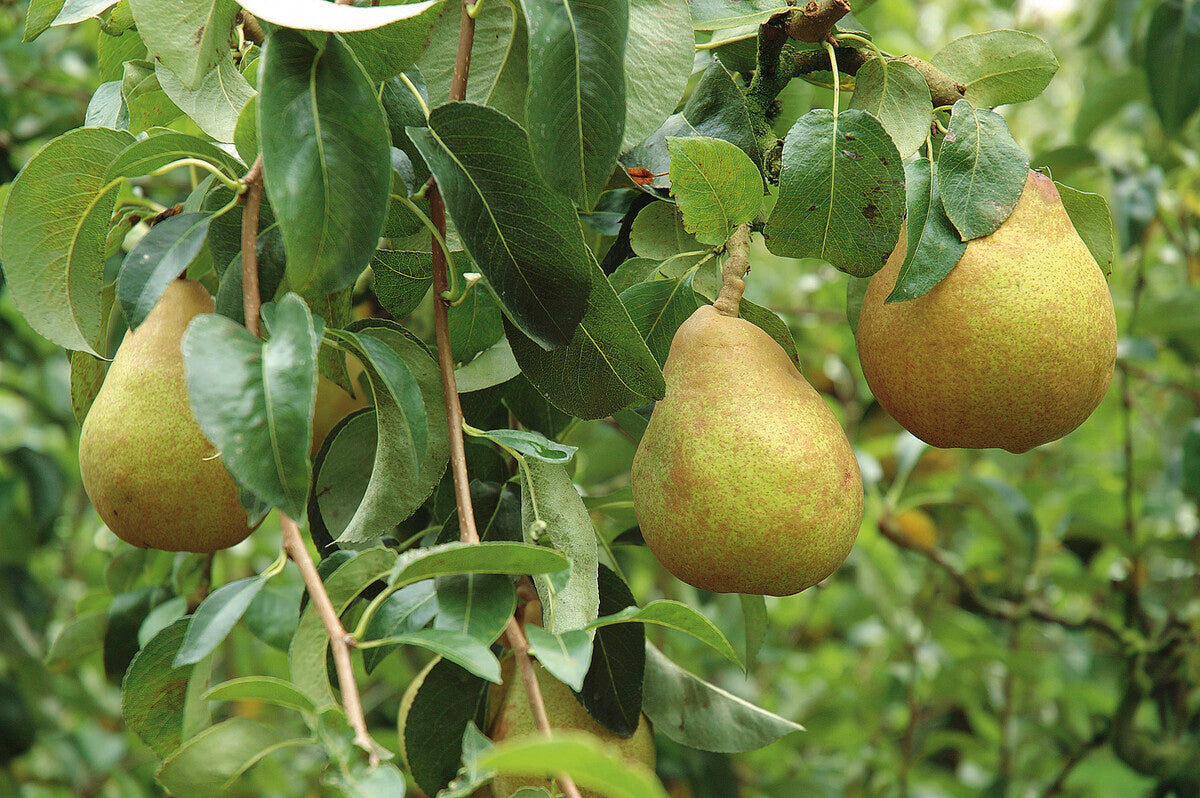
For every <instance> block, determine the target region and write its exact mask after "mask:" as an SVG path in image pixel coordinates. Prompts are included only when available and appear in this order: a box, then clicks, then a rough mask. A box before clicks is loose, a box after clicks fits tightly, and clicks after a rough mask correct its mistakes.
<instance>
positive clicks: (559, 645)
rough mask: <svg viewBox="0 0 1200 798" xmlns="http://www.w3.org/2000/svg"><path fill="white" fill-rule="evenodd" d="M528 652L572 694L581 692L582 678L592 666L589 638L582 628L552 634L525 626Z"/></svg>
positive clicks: (537, 627)
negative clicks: (568, 688)
mask: <svg viewBox="0 0 1200 798" xmlns="http://www.w3.org/2000/svg"><path fill="white" fill-rule="evenodd" d="M525 635H526V636H527V637H528V638H529V653H530V654H533V656H535V657H537V661H538V662H540V663H542V665H543V666H544V667H545V668H546V670H548V671H550V674H551V675H552V676H553V677H554V678H555V679H558V680H559V681H560V682H562V683H563V684H565V685H567V686H568V687H570V688H571V689H572V690H574V691H575V692H577V693H578V692H579V691H581V690H583V679H584V677H585V676H586V675H587V672H588V668H589V667H590V666H591V664H592V635H590V634H588V632H586V631H585V630H583V629H576V630H574V631H571V632H563V633H561V634H553V633H552V632H547V631H546V630H545V629H543V628H542V627H540V626H534V625H532V624H530V625H529V626H526V627H525Z"/></svg>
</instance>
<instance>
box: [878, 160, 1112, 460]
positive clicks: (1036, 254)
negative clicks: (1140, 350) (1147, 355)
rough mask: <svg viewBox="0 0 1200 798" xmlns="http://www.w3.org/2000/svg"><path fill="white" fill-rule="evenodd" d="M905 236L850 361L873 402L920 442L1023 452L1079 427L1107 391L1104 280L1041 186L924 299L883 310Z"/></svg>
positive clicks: (1048, 187)
mask: <svg viewBox="0 0 1200 798" xmlns="http://www.w3.org/2000/svg"><path fill="white" fill-rule="evenodd" d="M905 248H906V241H905V235H904V234H903V232H902V234H901V236H900V242H899V244H897V246H896V249H895V251H894V252H892V254H891V257H889V258H888V261H887V264H886V265H885V266H884V267H883V269H881V270H880V271H879V272H878V273H876V275H875V276H874V277H873V278H871V282H870V283H869V285H868V287H867V294H866V297H865V299H864V300H863V305H862V311H861V314H860V316H859V322H858V355H859V359H860V360H861V362H862V369H863V374H864V375H865V376H866V378H867V384H868V385H870V386H871V390H872V391H873V392H874V394H875V398H876V399H878V400H879V403H880V404H881V405H882V406H883V407H884V408H885V409H886V410H887V411H888V412H889V413H891V415H892V417H893V418H895V419H896V420H897V421H898V422H900V424H901V425H902V426H903V427H904V428H905V429H907V430H908V431H909V432H911V433H912V434H914V435H916V436H917V437H918V438H920V439H921V440H923V441H925V442H927V443H930V444H932V445H934V446H940V447H944V448H951V447H965V448H971V449H986V448H991V447H997V448H1001V449H1007V450H1009V451H1010V452H1015V453H1021V452H1025V451H1028V450H1029V449H1031V448H1033V447H1034V446H1038V445H1040V444H1043V443H1046V442H1048V441H1053V440H1056V439H1058V438H1061V437H1062V436H1063V435H1066V434H1067V433H1068V432H1070V431H1071V430H1073V429H1075V428H1076V427H1078V426H1079V425H1080V424H1082V423H1083V422H1084V420H1085V419H1087V417H1088V416H1089V415H1091V413H1092V411H1093V410H1095V409H1096V406H1097V405H1098V404H1100V400H1101V399H1102V398H1103V397H1104V393H1105V391H1106V390H1107V389H1108V384H1109V381H1110V380H1111V379H1112V373H1113V364H1114V362H1115V360H1116V354H1117V327H1116V318H1115V316H1114V315H1113V304H1112V297H1111V296H1110V295H1109V292H1108V284H1107V283H1106V282H1105V280H1104V275H1103V274H1102V273H1101V271H1100V268H1099V267H1098V266H1097V265H1096V261H1095V260H1094V259H1093V258H1092V255H1091V253H1090V252H1088V248H1087V245H1085V244H1084V243H1083V240H1082V239H1080V237H1079V234H1078V233H1077V232H1076V231H1075V228H1074V226H1073V225H1072V224H1071V219H1070V217H1068V216H1067V212H1066V209H1065V208H1063V205H1062V200H1061V199H1060V198H1059V195H1058V190H1057V189H1056V188H1055V187H1054V182H1053V181H1051V180H1050V179H1049V178H1047V177H1045V176H1043V175H1041V174H1038V173H1037V172H1030V173H1029V178H1028V180H1027V181H1026V183H1025V189H1024V191H1023V192H1022V194H1021V198H1020V200H1018V202H1017V205H1016V207H1015V208H1014V209H1013V212H1012V215H1010V216H1009V218H1008V220H1007V221H1005V222H1004V224H1002V225H1001V226H1000V228H999V229H997V230H996V231H995V232H994V233H992V234H991V235H987V236H984V237H982V238H977V239H974V240H972V241H970V242H968V244H967V248H966V251H965V252H964V253H963V256H962V258H960V259H959V261H958V263H957V264H956V265H955V266H954V268H953V269H952V270H951V271H950V273H949V274H948V275H947V276H946V277H945V278H944V279H943V280H942V281H941V282H939V283H938V284H937V285H936V286H934V288H933V289H932V290H931V291H930V292H929V293H927V294H925V295H924V296H922V297H920V298H918V299H913V300H909V301H907V302H893V303H890V304H885V303H884V300H885V299H886V297H887V296H888V294H890V293H891V291H892V287H893V286H894V285H895V283H896V276H897V274H898V272H899V269H900V265H901V263H902V262H903V261H904V254H905Z"/></svg>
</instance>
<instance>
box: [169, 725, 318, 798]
mask: <svg viewBox="0 0 1200 798" xmlns="http://www.w3.org/2000/svg"><path fill="white" fill-rule="evenodd" d="M312 742H313V741H312V740H309V739H308V738H287V737H285V736H284V734H283V732H282V731H280V730H278V729H275V728H273V727H271V726H264V725H263V724H261V723H256V722H255V721H252V720H249V719H247V718H230V719H229V720H227V721H223V722H221V723H218V724H217V725H216V726H210V727H209V728H207V729H205V730H204V731H202V732H200V733H199V734H197V735H196V736H195V737H193V738H191V739H190V740H188V741H187V742H186V743H184V744H183V745H182V746H180V747H179V748H178V749H177V750H176V751H175V752H174V753H172V754H171V755H170V756H169V757H167V758H166V760H165V761H164V762H163V764H162V767H160V768H159V769H158V774H157V778H158V782H159V783H160V784H162V785H163V787H165V788H166V789H167V790H168V791H170V793H171V795H172V796H175V798H209V796H212V795H216V794H218V793H221V792H224V791H225V790H227V789H229V787H231V786H232V785H233V783H234V782H235V781H237V780H238V778H239V777H241V775H242V774H243V773H245V772H246V771H247V770H249V769H250V768H252V767H253V766H254V765H255V764H256V763H257V762H258V761H259V760H260V759H262V758H263V757H264V756H267V755H268V754H270V753H272V752H274V751H277V750H279V749H281V748H285V747H287V746H293V745H309V744H311V743H312Z"/></svg>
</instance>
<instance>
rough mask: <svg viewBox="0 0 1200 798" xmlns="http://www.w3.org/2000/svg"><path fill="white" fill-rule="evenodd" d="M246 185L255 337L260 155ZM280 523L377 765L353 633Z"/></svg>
mask: <svg viewBox="0 0 1200 798" xmlns="http://www.w3.org/2000/svg"><path fill="white" fill-rule="evenodd" d="M243 179H244V181H245V182H246V185H247V189H246V194H245V202H246V204H245V207H244V208H243V209H242V306H243V308H244V310H245V312H246V329H248V330H249V331H250V332H251V333H253V334H254V335H255V336H256V337H257V336H258V335H259V323H258V317H259V314H260V312H261V298H260V297H259V293H258V212H259V209H260V207H261V205H262V156H261V155H260V156H259V157H258V158H257V159H255V161H254V165H253V166H251V167H250V171H249V172H247V173H246V176H245V178H243ZM279 526H280V527H281V528H282V530H283V535H282V545H283V550H284V552H286V553H287V556H288V557H289V558H291V560H292V562H294V563H296V567H297V568H299V569H300V575H301V576H302V577H303V578H304V587H305V589H306V590H308V595H309V597H310V598H311V599H312V603H313V606H315V607H316V608H317V614H318V615H320V616H321V623H322V624H323V625H324V626H325V631H326V632H327V633H328V634H329V645H330V648H332V649H333V662H334V666H335V667H336V668H337V675H338V685H339V687H340V688H341V691H342V703H343V704H344V705H345V709H346V718H347V720H348V721H349V722H350V726H351V728H353V729H354V742H355V743H356V744H358V745H360V746H362V747H363V748H364V749H366V751H367V757H368V761H369V762H370V764H371V765H372V766H375V765H378V764H379V754H378V752H377V751H376V748H375V743H374V741H372V740H371V733H370V732H369V731H367V719H366V717H365V716H364V714H363V708H362V699H361V698H360V697H359V693H358V683H357V682H355V680H354V666H353V664H352V663H351V662H350V648H349V647H350V646H351V645H353V644H354V638H352V637H351V636H350V635H348V634H347V633H346V629H345V627H344V626H342V621H341V619H340V618H339V617H338V614H337V611H336V610H334V608H333V602H332V601H330V600H329V593H327V592H326V590H325V583H324V582H323V581H321V575H320V574H319V573H317V566H316V565H315V564H314V563H313V559H312V555H311V554H309V551H308V547H307V546H305V545H304V540H303V538H301V536H300V527H299V526H298V525H297V524H296V522H295V521H294V520H293V519H292V518H291V517H290V516H289V515H288V514H287V513H284V512H282V511H281V512H280V513H279Z"/></svg>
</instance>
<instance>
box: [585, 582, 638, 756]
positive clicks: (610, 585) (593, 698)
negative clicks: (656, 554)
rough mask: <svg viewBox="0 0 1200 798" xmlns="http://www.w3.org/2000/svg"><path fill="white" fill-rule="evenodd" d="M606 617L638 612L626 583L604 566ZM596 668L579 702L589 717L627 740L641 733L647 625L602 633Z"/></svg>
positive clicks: (602, 593)
mask: <svg viewBox="0 0 1200 798" xmlns="http://www.w3.org/2000/svg"><path fill="white" fill-rule="evenodd" d="M597 581H598V583H599V588H600V614H601V615H612V614H614V613H617V612H620V611H621V610H623V609H625V608H626V607H635V606H636V605H637V602H636V601H635V600H634V597H633V593H631V592H630V590H629V586H628V585H626V584H625V581H624V580H623V579H621V577H619V576H617V574H616V573H615V572H614V571H613V570H612V569H611V568H609V567H607V566H606V565H604V564H603V563H601V564H600V568H599V573H598V580H597ZM592 652H593V653H592V663H591V666H590V667H589V668H588V672H587V676H585V677H584V680H583V689H582V690H581V691H580V692H579V693H578V694H577V695H576V697H577V698H578V699H579V700H580V702H581V703H582V704H583V706H584V708H585V709H587V711H588V714H589V715H591V716H592V717H593V718H595V719H596V721H597V722H599V723H600V724H601V725H603V726H604V727H606V728H607V729H609V730H610V731H612V732H613V733H614V734H618V735H620V736H622V737H629V736H631V735H632V734H633V733H634V732H635V731H637V727H638V724H639V723H640V722H641V717H642V681H643V676H644V674H645V669H646V629H645V626H643V625H642V624H612V625H609V626H601V627H599V628H597V629H596V636H595V639H594V640H593V643H592Z"/></svg>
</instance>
